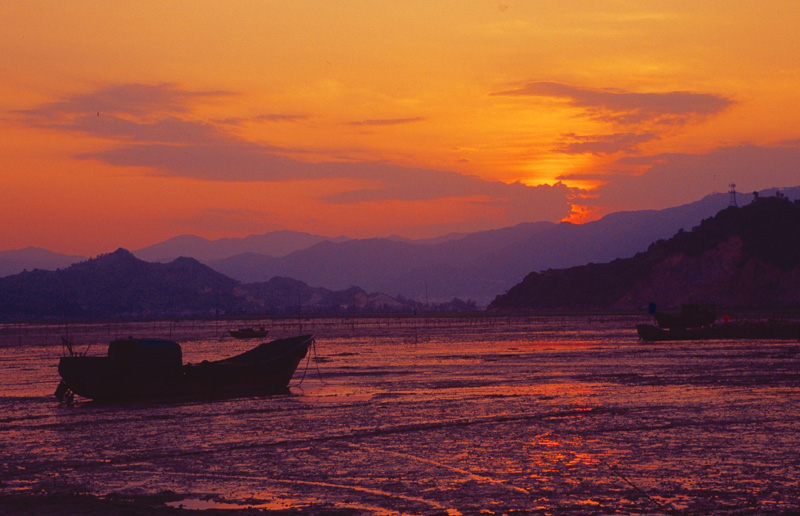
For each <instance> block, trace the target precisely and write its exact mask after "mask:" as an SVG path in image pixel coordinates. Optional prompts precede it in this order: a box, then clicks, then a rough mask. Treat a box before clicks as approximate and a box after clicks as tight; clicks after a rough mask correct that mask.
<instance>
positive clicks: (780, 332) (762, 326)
mask: <svg viewBox="0 0 800 516" xmlns="http://www.w3.org/2000/svg"><path fill="white" fill-rule="evenodd" d="M636 331H637V332H638V334H639V337H640V338H641V339H642V340H646V341H651V342H654V341H655V342H658V341H678V340H714V339H739V340H756V339H774V340H798V339H800V323H795V322H782V321H752V322H728V323H723V324H715V325H710V326H703V327H700V328H680V327H676V328H670V329H664V328H659V327H657V326H654V325H652V324H637V325H636Z"/></svg>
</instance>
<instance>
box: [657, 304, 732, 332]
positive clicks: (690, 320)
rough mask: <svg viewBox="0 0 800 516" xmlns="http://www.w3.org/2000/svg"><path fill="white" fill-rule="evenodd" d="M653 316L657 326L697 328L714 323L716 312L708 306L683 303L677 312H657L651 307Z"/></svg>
mask: <svg viewBox="0 0 800 516" xmlns="http://www.w3.org/2000/svg"><path fill="white" fill-rule="evenodd" d="M653 317H654V318H655V320H656V323H657V324H658V327H659V328H663V329H672V328H699V327H702V326H707V325H709V324H714V321H716V320H717V312H716V311H715V310H714V309H713V308H711V307H710V306H705V305H696V304H684V305H681V311H680V312H679V313H668V312H657V311H655V309H653Z"/></svg>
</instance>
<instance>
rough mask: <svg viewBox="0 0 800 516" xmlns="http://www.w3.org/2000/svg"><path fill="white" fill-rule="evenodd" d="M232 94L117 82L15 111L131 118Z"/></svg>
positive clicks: (46, 117) (50, 116) (48, 116)
mask: <svg viewBox="0 0 800 516" xmlns="http://www.w3.org/2000/svg"><path fill="white" fill-rule="evenodd" d="M232 95H234V94H233V93H232V92H229V91H223V90H215V91H190V90H186V89H182V88H180V87H178V86H177V85H175V84H166V83H165V84H117V85H111V86H107V87H105V88H103V89H101V90H98V91H94V92H91V93H83V94H76V95H72V96H70V97H68V98H65V99H63V100H60V101H57V102H52V103H49V104H45V105H44V106H42V107H40V108H37V109H31V110H22V111H17V113H21V114H25V115H28V116H30V117H33V118H38V119H40V120H42V121H51V122H55V121H57V120H59V119H61V118H62V117H63V116H68V117H73V116H85V115H90V114H97V113H99V114H100V115H108V114H113V115H121V114H126V115H130V116H134V117H143V116H148V117H149V116H153V115H158V114H164V113H172V114H175V113H186V112H188V111H189V110H190V109H191V108H192V106H193V105H194V104H195V103H196V102H199V101H207V100H211V99H215V98H220V97H229V96H232Z"/></svg>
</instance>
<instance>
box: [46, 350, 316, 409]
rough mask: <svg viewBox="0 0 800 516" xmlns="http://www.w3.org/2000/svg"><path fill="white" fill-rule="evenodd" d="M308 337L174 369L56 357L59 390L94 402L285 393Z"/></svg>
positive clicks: (104, 360) (72, 357)
mask: <svg viewBox="0 0 800 516" xmlns="http://www.w3.org/2000/svg"><path fill="white" fill-rule="evenodd" d="M313 340H314V339H313V336H311V335H303V336H299V337H292V338H287V339H279V340H275V341H272V342H267V343H264V344H261V345H259V346H257V347H256V348H254V349H252V350H250V351H248V352H245V353H242V354H241V355H237V356H235V357H231V358H227V359H224V360H218V361H214V362H207V361H206V362H201V363H199V364H186V365H182V366H180V367H177V368H175V367H174V365H173V366H171V367H167V366H159V365H158V364H152V363H150V364H148V363H142V362H139V363H136V362H134V363H132V362H130V361H127V360H118V359H115V358H113V357H108V356H107V357H87V356H67V357H62V358H61V360H60V361H59V364H58V372H59V374H60V375H61V378H62V384H63V387H62V386H60V387H59V390H62V391H63V388H64V387H66V388H67V389H69V390H71V391H72V392H73V393H75V394H77V395H79V396H82V397H84V398H89V399H92V400H97V401H131V400H145V399H172V398H174V399H214V398H232V397H241V396H254V395H269V394H280V393H285V392H288V386H289V382H290V381H291V379H292V377H293V376H294V373H295V371H296V369H297V367H298V365H299V364H300V361H301V360H302V359H303V358H304V357H305V356H306V355H307V353H308V348H309V347H310V345H311V343H312V342H313Z"/></svg>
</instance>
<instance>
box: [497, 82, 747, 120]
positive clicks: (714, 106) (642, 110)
mask: <svg viewBox="0 0 800 516" xmlns="http://www.w3.org/2000/svg"><path fill="white" fill-rule="evenodd" d="M491 95H492V96H506V97H508V96H512V97H549V98H557V99H561V100H564V101H565V102H567V103H568V104H570V105H572V106H575V107H579V108H582V109H584V110H585V111H586V113H587V114H588V115H589V116H590V117H592V118H594V119H597V120H600V121H606V122H614V123H619V124H639V123H643V122H656V123H661V124H683V123H688V122H691V121H694V120H697V119H704V118H706V117H708V116H711V115H715V114H718V113H721V112H722V111H723V110H725V109H726V108H727V107H728V106H730V105H731V104H733V101H732V100H730V99H728V98H725V97H722V96H719V95H712V94H708V93H695V92H689V91H672V92H656V93H635V92H630V91H624V90H617V89H590V88H579V87H576V86H570V85H567V84H561V83H557V82H531V83H528V84H526V85H525V86H523V87H521V88H517V89H513V90H506V91H500V92H496V93H492V94H491Z"/></svg>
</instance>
